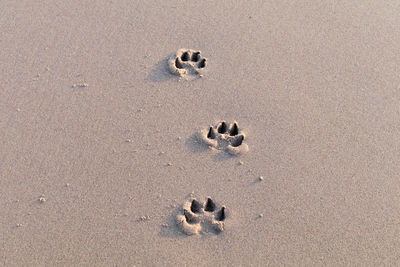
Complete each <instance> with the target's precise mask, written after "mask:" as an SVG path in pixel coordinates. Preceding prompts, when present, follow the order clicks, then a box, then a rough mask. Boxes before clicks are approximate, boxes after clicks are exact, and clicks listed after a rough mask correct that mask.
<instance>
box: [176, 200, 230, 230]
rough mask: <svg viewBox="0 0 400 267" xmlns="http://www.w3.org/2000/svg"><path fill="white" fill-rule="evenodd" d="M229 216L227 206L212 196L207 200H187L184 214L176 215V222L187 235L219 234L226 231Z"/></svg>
mask: <svg viewBox="0 0 400 267" xmlns="http://www.w3.org/2000/svg"><path fill="white" fill-rule="evenodd" d="M227 217H228V214H227V210H226V207H225V206H219V205H218V204H217V203H216V202H214V201H213V200H212V199H211V197H208V198H207V200H206V201H205V202H200V201H198V200H196V199H192V200H191V201H187V202H185V204H184V205H183V214H178V215H177V216H176V223H177V225H178V227H179V228H180V229H181V230H182V232H184V233H185V234H187V235H196V234H199V233H214V234H219V233H221V232H222V231H224V227H225V220H226V218H227Z"/></svg>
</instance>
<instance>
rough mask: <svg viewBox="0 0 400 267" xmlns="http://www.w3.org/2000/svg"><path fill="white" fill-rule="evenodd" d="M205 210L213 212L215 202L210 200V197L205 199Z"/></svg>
mask: <svg viewBox="0 0 400 267" xmlns="http://www.w3.org/2000/svg"><path fill="white" fill-rule="evenodd" d="M204 210H205V211H209V212H213V211H214V210H215V203H214V201H212V199H211V198H208V199H207V202H206V207H205V208H204Z"/></svg>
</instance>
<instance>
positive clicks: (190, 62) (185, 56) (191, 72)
mask: <svg viewBox="0 0 400 267" xmlns="http://www.w3.org/2000/svg"><path fill="white" fill-rule="evenodd" d="M168 66H169V70H170V71H171V73H172V74H175V75H178V76H180V77H184V78H186V79H195V78H199V77H202V76H203V74H204V72H205V68H206V66H207V59H206V58H204V57H203V56H202V55H201V52H200V51H199V50H193V49H186V48H181V49H179V50H178V51H177V52H176V53H175V54H174V55H173V56H171V58H170V59H169V61H168Z"/></svg>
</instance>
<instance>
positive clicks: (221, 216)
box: [215, 207, 226, 221]
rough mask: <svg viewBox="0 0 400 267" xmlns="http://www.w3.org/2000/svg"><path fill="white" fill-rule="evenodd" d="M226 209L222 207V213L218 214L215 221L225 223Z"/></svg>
mask: <svg viewBox="0 0 400 267" xmlns="http://www.w3.org/2000/svg"><path fill="white" fill-rule="evenodd" d="M225 217H226V216H225V207H222V208H221V210H220V211H218V212H217V214H216V215H215V219H216V220H217V221H223V220H225Z"/></svg>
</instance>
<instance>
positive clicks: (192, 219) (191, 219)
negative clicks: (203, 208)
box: [183, 210, 198, 224]
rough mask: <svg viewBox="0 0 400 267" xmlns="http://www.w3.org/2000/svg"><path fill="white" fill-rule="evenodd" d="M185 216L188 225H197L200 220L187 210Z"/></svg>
mask: <svg viewBox="0 0 400 267" xmlns="http://www.w3.org/2000/svg"><path fill="white" fill-rule="evenodd" d="M183 214H184V215H185V219H186V221H187V222H188V223H190V224H195V223H197V222H198V219H197V218H196V217H194V216H193V215H192V214H190V213H189V212H188V211H187V210H184V211H183Z"/></svg>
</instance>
